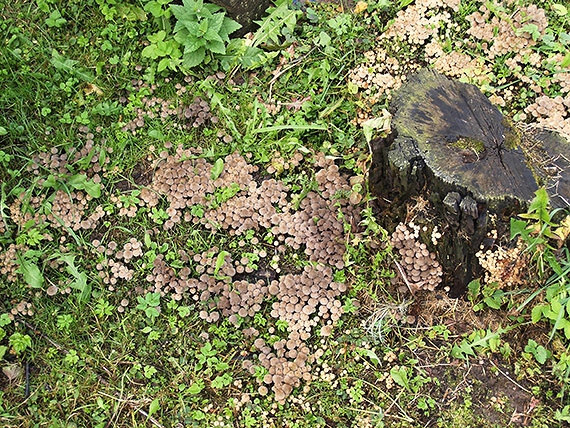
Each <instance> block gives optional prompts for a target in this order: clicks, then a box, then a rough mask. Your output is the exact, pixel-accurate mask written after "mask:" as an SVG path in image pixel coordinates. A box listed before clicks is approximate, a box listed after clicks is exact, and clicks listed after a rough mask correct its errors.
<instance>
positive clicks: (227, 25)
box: [220, 16, 241, 37]
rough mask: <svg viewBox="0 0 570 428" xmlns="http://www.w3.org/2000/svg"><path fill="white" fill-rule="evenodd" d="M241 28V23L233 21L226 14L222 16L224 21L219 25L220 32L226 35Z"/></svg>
mask: <svg viewBox="0 0 570 428" xmlns="http://www.w3.org/2000/svg"><path fill="white" fill-rule="evenodd" d="M240 28H241V24H239V23H238V22H236V21H234V20H233V19H231V18H228V17H227V16H225V17H224V21H223V22H222V25H221V27H220V34H222V35H225V36H226V37H227V36H229V35H230V34H232V33H233V32H234V31H237V30H239V29H240Z"/></svg>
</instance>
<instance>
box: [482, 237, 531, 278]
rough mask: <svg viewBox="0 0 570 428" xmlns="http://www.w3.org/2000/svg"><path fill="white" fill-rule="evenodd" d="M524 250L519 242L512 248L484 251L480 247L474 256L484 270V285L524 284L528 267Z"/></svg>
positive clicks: (527, 259) (498, 247) (527, 258)
mask: <svg viewBox="0 0 570 428" xmlns="http://www.w3.org/2000/svg"><path fill="white" fill-rule="evenodd" d="M524 249H525V247H524V243H523V242H522V241H521V240H519V241H518V242H517V245H516V246H515V247H512V248H504V247H500V246H497V247H496V248H490V249H488V250H484V248H483V247H481V249H480V250H479V251H478V252H477V253H476V254H475V256H476V257H477V260H478V261H479V264H480V265H481V267H482V268H483V269H484V270H485V277H484V281H485V283H486V284H490V283H492V282H496V283H497V284H500V286H507V287H513V286H517V285H521V284H524V283H525V281H526V280H527V278H526V273H527V271H528V266H529V254H528V253H527V252H525V251H524Z"/></svg>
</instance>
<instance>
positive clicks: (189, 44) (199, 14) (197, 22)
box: [170, 0, 241, 68]
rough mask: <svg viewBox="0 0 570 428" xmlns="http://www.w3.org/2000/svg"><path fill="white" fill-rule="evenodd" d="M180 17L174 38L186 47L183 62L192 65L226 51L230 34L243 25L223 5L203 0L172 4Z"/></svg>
mask: <svg viewBox="0 0 570 428" xmlns="http://www.w3.org/2000/svg"><path fill="white" fill-rule="evenodd" d="M170 8H171V10H172V13H173V14H174V16H175V17H176V19H177V22H176V26H175V27H174V32H175V33H176V34H175V35H174V40H176V41H177V42H178V43H179V44H180V46H181V47H183V48H184V53H183V57H182V65H183V67H185V68H192V67H196V66H197V65H200V64H201V63H203V62H206V63H207V62H209V61H210V60H211V59H212V56H213V55H216V54H221V55H223V54H225V53H226V45H227V44H228V43H229V42H230V38H229V35H230V34H231V33H233V32H234V31H236V30H238V29H239V28H241V25H240V24H238V23H237V22H235V21H234V20H232V19H230V18H228V17H227V16H226V14H225V12H220V9H221V8H220V7H219V6H216V5H213V4H209V3H204V2H203V1H202V0H184V2H183V5H182V6H179V5H171V6H170Z"/></svg>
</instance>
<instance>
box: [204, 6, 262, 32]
mask: <svg viewBox="0 0 570 428" xmlns="http://www.w3.org/2000/svg"><path fill="white" fill-rule="evenodd" d="M212 3H215V4H217V5H218V6H222V7H223V8H224V9H226V11H227V14H228V16H229V17H230V18H232V19H233V20H235V21H237V22H239V23H240V24H241V26H242V27H241V28H240V29H239V30H238V31H236V32H235V33H233V34H232V37H236V36H237V37H240V36H243V35H244V34H246V33H248V32H250V31H253V30H255V29H256V28H257V25H256V24H255V22H254V21H257V20H259V19H261V18H262V17H263V15H264V14H265V11H266V10H267V8H268V7H270V6H272V5H273V1H272V0H212Z"/></svg>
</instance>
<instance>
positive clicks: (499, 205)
mask: <svg viewBox="0 0 570 428" xmlns="http://www.w3.org/2000/svg"><path fill="white" fill-rule="evenodd" d="M390 109H391V112H392V115H393V117H392V134H391V135H390V136H389V137H388V138H386V139H378V140H376V141H374V142H373V143H372V148H373V164H372V168H371V171H370V186H371V189H372V191H373V193H375V194H376V195H377V196H378V197H379V200H389V201H390V203H389V204H384V207H383V209H385V210H386V212H388V213H390V214H389V215H388V217H389V218H390V217H391V218H396V219H397V221H402V220H403V219H404V218H405V217H406V216H408V217H409V213H410V210H413V209H414V208H413V207H411V205H412V200H413V199H414V198H415V200H416V204H417V200H418V197H421V198H422V199H425V200H428V201H429V202H430V203H431V204H430V208H429V210H430V213H429V214H425V215H423V216H422V215H419V216H418V215H417V214H416V219H415V220H414V222H415V223H416V224H419V223H421V224H422V227H423V226H426V229H427V232H426V233H424V242H425V243H426V244H429V245H431V249H432V250H434V251H435V252H436V253H437V254H438V260H439V262H440V263H441V264H442V266H443V267H444V271H445V276H444V282H445V283H446V285H448V286H449V287H450V289H451V294H452V295H460V294H462V293H463V292H464V290H465V287H466V285H467V284H468V283H469V281H471V279H473V278H474V277H477V276H479V275H480V274H481V268H480V266H479V264H478V262H477V259H476V257H475V254H476V253H477V252H478V251H479V250H480V247H481V246H484V247H485V246H488V245H492V244H493V239H490V238H489V235H490V231H491V230H493V229H494V230H497V232H498V235H499V236H501V235H505V234H507V233H508V227H509V218H510V217H511V216H513V215H515V214H517V213H520V212H521V211H522V210H523V209H524V208H525V207H526V204H527V203H528V201H530V200H531V199H532V198H533V197H534V192H535V191H536V190H537V189H538V187H539V186H545V187H546V188H547V189H548V191H549V193H550V196H551V200H552V204H553V206H566V207H568V201H569V200H570V186H569V177H570V163H569V160H570V144H569V142H568V141H566V140H565V139H564V138H562V137H561V136H559V135H557V134H555V133H553V132H549V131H543V130H535V131H533V132H521V131H520V130H519V129H518V128H516V127H514V126H512V125H511V124H510V123H509V122H508V121H507V120H506V119H505V118H504V117H503V115H502V114H501V113H500V111H499V110H498V109H497V108H496V107H495V106H493V105H492V104H491V103H490V102H489V100H488V99H487V98H486V97H485V96H484V94H483V93H481V92H480V91H479V90H478V89H477V88H476V87H475V86H473V85H469V84H465V83H461V82H459V81H454V80H450V79H448V78H447V77H445V76H443V75H441V74H439V73H437V72H434V71H431V70H421V71H419V72H417V73H416V74H413V75H411V76H409V77H408V79H407V81H406V83H405V84H404V85H403V86H402V87H401V88H400V90H399V91H398V92H397V93H396V94H395V95H394V97H393V99H392V102H391V104H390ZM436 225H437V226H438V230H439V231H442V232H443V236H442V239H441V240H440V241H439V242H438V244H437V246H434V245H432V244H430V241H431V240H430V237H429V235H430V232H431V230H433V228H434V227H435V226H436ZM392 227H394V226H393V225H392ZM388 228H390V226H388Z"/></svg>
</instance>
